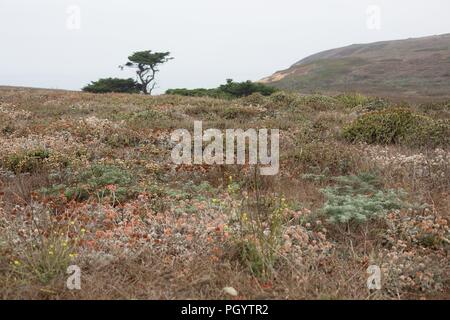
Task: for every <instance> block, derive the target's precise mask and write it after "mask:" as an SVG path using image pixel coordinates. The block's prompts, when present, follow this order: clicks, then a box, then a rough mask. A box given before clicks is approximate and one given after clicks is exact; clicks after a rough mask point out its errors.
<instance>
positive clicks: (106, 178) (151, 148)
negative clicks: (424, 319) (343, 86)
mask: <svg viewBox="0 0 450 320" xmlns="http://www.w3.org/2000/svg"><path fill="white" fill-rule="evenodd" d="M255 101H256V100H255ZM245 106H247V107H245ZM410 107H411V108H413V109H414V110H415V111H417V112H420V113H424V114H427V115H429V116H430V117H433V118H439V119H440V118H447V119H448V110H447V109H446V107H445V106H444V105H442V106H439V105H438V106H433V108H432V109H430V111H429V112H428V110H427V108H426V107H424V106H414V105H412V106H410ZM317 110H320V111H317ZM364 112H366V110H365V109H364V108H363V107H360V106H357V107H354V108H353V107H351V108H350V107H348V106H346V105H343V104H342V102H340V100H339V99H337V98H329V97H323V96H312V97H304V96H303V97H299V96H288V95H287V96H281V95H280V94H278V96H277V97H269V98H259V99H258V101H257V103H255V104H252V103H251V102H250V99H247V100H234V101H225V100H217V99H209V98H186V97H176V96H159V97H145V96H141V95H122V94H107V95H94V94H85V93H76V92H65V91H50V90H29V89H14V88H2V89H0V119H1V121H2V122H1V123H0V130H1V131H0V146H1V148H2V153H1V154H0V297H1V298H3V299H22V298H31V299H226V298H230V296H227V295H226V294H225V293H224V292H223V290H222V289H223V288H224V287H227V286H231V287H234V288H235V289H236V290H237V291H238V292H239V296H238V297H237V299H415V298H441V299H448V298H450V295H449V288H450V283H449V281H448V279H449V266H448V249H449V228H448V220H449V211H450V210H449V208H450V196H449V195H450V193H449V191H450V185H449V181H450V179H449V178H450V163H449V159H450V150H449V149H448V148H440V149H433V148H427V147H423V148H421V149H417V148H409V147H406V146H402V145H391V146H376V145H363V144H354V145H352V144H349V143H347V142H346V141H344V140H343V139H342V138H341V130H342V127H343V126H345V125H346V124H348V123H349V122H351V121H353V120H354V119H355V118H356V117H357V116H358V115H359V114H361V113H364ZM193 120H203V121H204V127H205V128H207V127H215V128H234V127H241V128H249V127H253V128H263V127H269V128H280V129H282V133H281V168H280V173H279V174H278V175H277V176H274V177H264V178H255V176H254V175H253V168H250V167H248V166H244V167H240V166H179V167H176V166H174V165H173V164H172V163H171V161H170V151H171V144H170V132H171V129H172V128H192V123H193ZM36 150H41V151H42V150H45V151H47V152H48V154H47V153H42V152H38V153H31V158H30V151H33V152H35V151H36ZM36 154H38V155H40V156H39V157H37V156H36ZM42 154H43V155H44V156H42ZM24 155H25V156H24ZM14 157H15V158H14ZM11 159H16V160H17V159H19V160H20V161H18V160H17V161H16V160H14V161H11ZM363 172H373V173H375V174H376V176H377V177H378V180H379V184H377V188H379V190H380V191H381V190H387V189H394V190H400V189H402V190H404V191H405V192H406V195H405V197H406V199H405V202H407V203H408V204H409V206H407V207H406V206H405V207H404V208H401V209H398V210H390V211H389V212H386V214H385V215H384V216H383V217H380V218H376V219H375V218H374V219H369V220H367V221H365V222H363V223H356V222H355V221H351V222H350V223H348V224H343V225H340V224H332V223H330V222H329V221H328V217H327V216H325V215H324V214H323V212H322V210H321V208H322V207H323V205H324V202H325V201H326V199H325V197H324V195H323V193H322V192H321V190H322V189H324V188H326V187H330V186H334V184H335V183H336V182H335V180H336V177H338V176H346V177H348V176H353V175H358V174H361V173H363ZM230 177H231V178H230ZM255 183H256V184H255ZM74 194H75V195H77V196H76V197H75V196H73V195H74ZM368 196H370V194H369V195H368ZM268 230H269V231H268ZM243 248H245V251H243V250H244V249H243ZM244 252H245V253H246V254H243V253H244ZM70 264H77V265H79V266H80V267H81V269H82V278H81V279H82V284H81V286H82V289H81V290H79V291H70V290H68V289H67V288H66V287H65V284H66V279H67V275H66V268H67V265H70ZM371 264H376V265H379V266H380V267H381V269H382V272H383V274H382V285H383V288H382V290H379V291H372V292H370V291H369V290H368V289H367V287H366V280H367V277H368V275H367V274H366V269H367V267H368V266H369V265H371ZM261 268H262V269H261ZM261 270H264V271H263V272H261Z"/></svg>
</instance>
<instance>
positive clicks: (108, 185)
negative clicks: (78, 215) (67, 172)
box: [65, 164, 135, 201]
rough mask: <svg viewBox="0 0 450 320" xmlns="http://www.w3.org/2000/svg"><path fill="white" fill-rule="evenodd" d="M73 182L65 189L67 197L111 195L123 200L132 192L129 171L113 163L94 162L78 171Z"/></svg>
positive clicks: (131, 177) (80, 197)
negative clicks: (83, 169)
mask: <svg viewBox="0 0 450 320" xmlns="http://www.w3.org/2000/svg"><path fill="white" fill-rule="evenodd" d="M74 182H75V184H74V185H73V186H71V187H69V188H67V189H66V191H65V196H66V197H67V198H68V199H74V200H86V199H87V198H88V197H89V196H90V195H91V194H96V195H97V196H98V197H99V198H103V197H105V196H113V197H114V198H115V200H119V201H122V200H125V199H127V198H129V197H131V196H132V195H133V194H134V191H135V190H133V189H132V185H133V182H134V179H133V176H132V175H131V173H129V172H127V171H126V170H124V169H122V168H119V167H117V166H114V165H101V164H96V165H93V166H91V167H90V168H88V169H87V170H85V171H82V172H80V173H79V174H78V175H77V176H76V178H75V181H74Z"/></svg>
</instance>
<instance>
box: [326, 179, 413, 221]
mask: <svg viewBox="0 0 450 320" xmlns="http://www.w3.org/2000/svg"><path fill="white" fill-rule="evenodd" d="M334 181H335V182H336V185H335V186H333V187H328V188H325V189H322V190H321V192H322V193H323V194H324V195H325V198H326V202H325V204H324V206H323V208H322V209H321V212H322V213H324V214H326V215H327V216H328V217H329V221H330V222H332V223H347V222H349V221H356V222H365V221H367V220H370V219H372V218H376V217H383V216H384V215H385V214H386V213H387V212H388V211H389V210H394V209H400V208H402V207H404V206H406V204H405V203H404V202H403V201H402V200H401V197H402V192H399V191H397V190H392V189H391V190H382V189H381V186H380V184H379V182H378V180H377V178H376V176H375V175H373V174H368V173H364V174H360V175H357V176H354V175H352V176H341V177H337V178H335V179H334Z"/></svg>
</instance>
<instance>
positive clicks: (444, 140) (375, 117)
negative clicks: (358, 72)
mask: <svg viewBox="0 0 450 320" xmlns="http://www.w3.org/2000/svg"><path fill="white" fill-rule="evenodd" d="M343 137H344V138H345V139H347V140H348V141H351V142H358V141H359V142H366V143H377V144H393V143H405V144H407V145H415V146H424V145H428V146H431V147H435V146H438V145H448V144H449V143H450V141H449V139H450V124H449V122H448V121H435V120H433V119H431V118H429V117H426V116H422V115H418V114H415V113H413V112H412V111H411V110H409V109H404V108H394V109H385V110H381V111H374V112H370V113H367V114H364V115H362V116H361V117H359V118H358V119H356V120H355V121H354V122H353V123H352V124H350V125H349V126H347V127H345V128H344V130H343Z"/></svg>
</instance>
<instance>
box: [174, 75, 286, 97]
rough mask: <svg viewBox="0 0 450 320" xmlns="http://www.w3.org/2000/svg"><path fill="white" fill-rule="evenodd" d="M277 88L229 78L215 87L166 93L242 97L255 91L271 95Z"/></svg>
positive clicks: (192, 95)
mask: <svg viewBox="0 0 450 320" xmlns="http://www.w3.org/2000/svg"><path fill="white" fill-rule="evenodd" d="M275 91H277V89H275V88H273V87H270V86H267V85H265V84H262V83H256V82H251V81H245V82H234V81H233V80H231V79H227V83H226V84H223V85H220V86H219V87H218V88H214V89H204V88H198V89H191V90H190V89H169V90H167V91H166V94H173V95H181V96H190V97H213V98H228V99H233V98H241V97H246V96H249V95H251V94H253V93H260V94H261V95H263V96H270V95H271V94H272V93H274V92H275Z"/></svg>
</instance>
